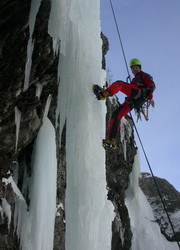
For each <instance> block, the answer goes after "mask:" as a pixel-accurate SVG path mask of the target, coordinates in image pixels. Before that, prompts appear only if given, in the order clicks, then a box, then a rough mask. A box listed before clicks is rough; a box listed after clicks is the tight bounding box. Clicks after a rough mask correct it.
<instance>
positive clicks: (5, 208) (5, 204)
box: [0, 198, 11, 229]
mask: <svg viewBox="0 0 180 250" xmlns="http://www.w3.org/2000/svg"><path fill="white" fill-rule="evenodd" d="M1 201H2V208H1V207H0V213H1V217H3V218H4V215H5V216H6V217H7V219H8V229H9V228H10V224H11V206H10V205H9V203H8V202H7V200H6V199H4V198H1Z"/></svg>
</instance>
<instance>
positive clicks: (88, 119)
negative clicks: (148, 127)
mask: <svg viewBox="0 0 180 250" xmlns="http://www.w3.org/2000/svg"><path fill="white" fill-rule="evenodd" d="M100 32H101V30H100V3H99V1H97V0H91V1H90V0H87V1H84V0H77V1H71V0H69V1H66V4H65V3H64V1H53V2H52V11H51V17H50V22H49V33H50V34H51V35H52V36H53V38H54V45H55V46H54V48H55V52H56V51H57V46H56V45H58V44H60V60H59V79H60V85H59V96H58V109H57V116H58V115H59V116H60V132H61V131H62V129H63V126H64V124H65V121H66V129H67V130H66V135H67V137H66V159H67V190H66V204H65V211H66V249H67V250H72V249H73V250H80V249H86V250H96V249H97V250H99V249H103V250H109V249H110V241H111V221H112V219H113V216H114V215H113V207H112V205H111V203H110V202H109V201H107V197H106V195H107V191H106V177H105V152H104V149H103V148H102V146H101V141H102V138H104V136H105V103H101V102H98V101H97V100H96V99H95V97H94V96H93V94H92V84H95V83H97V84H100V85H101V86H102V85H103V84H104V81H105V77H106V76H105V72H104V71H103V70H102V69H101V60H102V42H101V39H100ZM58 41H60V43H59V42H58Z"/></svg>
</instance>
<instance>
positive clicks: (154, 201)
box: [140, 173, 180, 241]
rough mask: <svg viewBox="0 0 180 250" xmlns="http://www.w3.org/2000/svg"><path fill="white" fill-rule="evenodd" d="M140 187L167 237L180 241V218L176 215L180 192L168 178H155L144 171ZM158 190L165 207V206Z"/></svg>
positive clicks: (178, 209)
mask: <svg viewBox="0 0 180 250" xmlns="http://www.w3.org/2000/svg"><path fill="white" fill-rule="evenodd" d="M155 182H156V183H155ZM156 185H157V186H156ZM140 187H141V189H142V190H143V192H144V194H145V195H146V197H147V199H148V201H149V203H150V205H151V207H152V209H153V213H154V217H155V219H156V221H157V222H158V224H159V226H160V229H161V232H162V233H163V234H164V236H165V237H166V239H167V240H170V241H176V240H177V239H178V240H179V241H180V228H179V224H180V219H179V215H178V214H177V215H176V216H174V215H175V214H176V213H179V211H180V193H179V192H178V191H177V190H176V189H175V188H174V187H173V186H172V185H171V184H170V183H169V182H168V181H167V180H165V179H162V178H159V177H156V176H154V178H153V177H152V176H151V175H150V174H149V173H142V177H141V178H140ZM157 187H158V189H157ZM158 190H159V192H160V195H161V198H162V200H163V203H164V205H165V207H164V206H163V203H162V201H161V198H160V195H159V192H158ZM166 211H167V213H168V215H169V217H170V219H171V222H172V225H173V228H174V231H175V232H176V237H175V235H174V233H173V231H172V228H171V225H170V222H169V220H168V217H167V213H166ZM173 216H174V217H173Z"/></svg>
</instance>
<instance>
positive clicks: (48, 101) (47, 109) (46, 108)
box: [43, 94, 52, 122]
mask: <svg viewBox="0 0 180 250" xmlns="http://www.w3.org/2000/svg"><path fill="white" fill-rule="evenodd" d="M51 100H52V95H51V94H50V95H49V96H48V99H47V101H46V106H45V110H44V116H43V122H44V120H45V119H46V117H47V115H48V112H49V107H50V104H51Z"/></svg>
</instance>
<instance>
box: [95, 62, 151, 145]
mask: <svg viewBox="0 0 180 250" xmlns="http://www.w3.org/2000/svg"><path fill="white" fill-rule="evenodd" d="M130 68H131V70H132V73H133V75H134V78H133V79H132V81H131V83H130V84H129V83H127V82H123V81H119V80H118V81H116V82H113V83H112V84H111V85H110V86H109V87H108V88H106V89H101V91H99V92H96V93H95V94H96V97H97V99H98V100H106V99H107V97H109V96H113V95H114V94H116V93H117V92H119V91H121V92H122V93H124V94H125V95H126V98H125V101H124V103H123V104H122V105H120V106H119V107H118V108H117V109H115V110H114V111H113V113H112V117H111V119H110V123H109V128H108V132H107V138H106V139H104V140H103V146H110V147H112V148H116V143H115V139H116V136H117V133H118V131H119V127H120V120H121V118H122V117H123V116H125V115H126V114H127V113H128V112H130V111H131V110H132V109H133V108H135V109H137V110H138V109H139V108H141V107H142V105H143V104H144V103H145V102H146V101H147V100H152V97H153V91H154V89H155V84H154V82H153V78H152V76H150V75H149V74H147V73H145V72H143V71H142V70H141V62H140V61H139V59H137V58H133V59H132V60H131V61H130ZM94 86H98V85H94ZM94 92H95V91H94Z"/></svg>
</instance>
